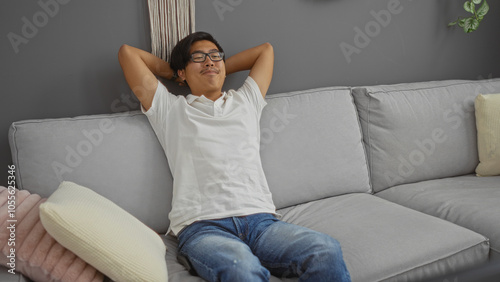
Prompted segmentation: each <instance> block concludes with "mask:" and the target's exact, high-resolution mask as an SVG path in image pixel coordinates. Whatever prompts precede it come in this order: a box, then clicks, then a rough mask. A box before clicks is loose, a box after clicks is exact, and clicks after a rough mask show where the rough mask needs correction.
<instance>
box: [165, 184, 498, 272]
mask: <svg viewBox="0 0 500 282" xmlns="http://www.w3.org/2000/svg"><path fill="white" fill-rule="evenodd" d="M278 212H279V213H281V214H282V215H283V220H284V221H287V222H291V223H294V224H298V225H302V226H306V227H308V228H311V229H314V230H317V231H320V232H324V233H326V234H329V235H330V236H332V237H333V238H335V239H337V240H338V241H339V242H340V244H341V246H342V252H343V254H344V259H345V261H346V264H347V267H348V269H349V271H350V274H351V278H352V281H382V280H387V281H425V280H426V279H429V278H431V277H433V276H434V275H437V274H440V273H443V272H444V271H447V272H452V271H456V270H460V269H462V268H467V267H471V266H474V265H477V264H481V263H483V262H485V261H486V260H487V258H488V251H489V245H488V240H487V239H486V238H484V236H482V235H480V234H477V233H475V232H473V231H470V230H467V229H465V228H462V227H460V226H457V225H455V224H452V223H450V222H447V221H444V220H441V219H439V218H435V217H431V216H428V215H425V214H423V213H420V212H417V211H414V210H410V209H407V208H405V207H402V206H400V205H396V204H394V203H391V202H388V201H386V200H383V199H380V198H378V197H376V196H373V195H369V194H366V193H352V194H348V195H341V196H336V197H331V198H326V199H322V200H318V201H313V202H309V203H306V204H302V205H297V206H294V207H289V208H285V209H281V210H278ZM332 215H334V216H332ZM163 240H164V242H165V244H166V245H167V246H168V247H169V251H168V252H167V254H166V260H167V262H168V265H169V278H170V279H171V280H172V281H202V280H201V279H200V278H199V277H193V276H191V275H190V274H189V272H188V271H187V270H186V269H185V268H184V267H183V266H182V265H181V264H180V263H179V262H178V261H177V260H176V255H177V254H176V249H177V240H176V239H175V238H174V237H173V236H163ZM436 246H439V248H436ZM170 250H172V251H170ZM277 278H279V277H271V281H274V280H276V281H280V280H278V279H277ZM285 280H286V279H285Z"/></svg>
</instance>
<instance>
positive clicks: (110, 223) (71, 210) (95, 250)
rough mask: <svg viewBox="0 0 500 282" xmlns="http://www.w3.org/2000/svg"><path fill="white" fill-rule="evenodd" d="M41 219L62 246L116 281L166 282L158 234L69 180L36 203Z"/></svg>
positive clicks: (100, 197) (104, 199)
mask: <svg viewBox="0 0 500 282" xmlns="http://www.w3.org/2000/svg"><path fill="white" fill-rule="evenodd" d="M40 219H41V222H42V224H43V226H44V227H45V228H46V229H47V231H48V232H49V234H51V235H52V236H53V237H54V238H55V239H56V240H57V241H58V242H59V243H61V245H63V246H65V247H66V248H68V249H69V250H71V251H73V252H74V253H75V254H76V255H78V256H79V257H80V258H82V259H83V260H85V261H86V262H88V263H90V264H91V265H93V266H95V267H96V268H97V269H99V270H100V271H101V272H103V273H104V274H105V275H106V276H108V277H109V278H111V279H112V280H114V281H145V282H146V281H167V280H168V277H167V265H166V263H165V260H164V256H165V251H166V248H165V245H164V244H163V241H162V240H161V239H160V237H159V236H158V234H157V233H155V232H154V231H153V230H151V229H150V228H149V227H147V226H146V225H144V224H143V223H142V222H140V221H139V220H138V219H136V218H135V217H133V216H132V215H130V214H129V213H127V212H126V211H124V210H123V209H122V208H120V207H118V206H117V205H116V204H114V203H113V202H111V201H110V200H108V199H106V198H104V197H102V196H100V195H99V194H97V193H95V192H94V191H92V190H90V189H88V188H86V187H83V186H80V185H77V184H75V183H72V182H67V181H65V182H62V183H61V185H60V186H59V188H58V189H57V190H56V191H55V192H54V193H53V194H52V195H51V196H50V197H49V198H48V199H47V201H46V202H44V203H43V204H41V205H40Z"/></svg>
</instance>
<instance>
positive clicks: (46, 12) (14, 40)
mask: <svg viewBox="0 0 500 282" xmlns="http://www.w3.org/2000/svg"><path fill="white" fill-rule="evenodd" d="M69 1H70V0H47V1H44V0H39V1H38V2H37V3H38V6H40V8H41V10H39V11H37V12H35V13H34V14H33V16H32V17H31V20H30V19H28V18H27V17H22V18H21V21H22V23H23V26H22V27H21V34H17V33H14V32H9V33H8V34H7V38H8V39H9V42H10V44H11V46H12V49H14V52H15V53H16V54H18V53H19V46H20V45H21V44H28V42H29V40H30V39H32V38H33V37H35V36H36V35H37V34H38V31H39V29H40V28H43V27H45V26H46V25H47V24H48V23H49V19H50V18H53V17H55V16H56V15H57V14H58V13H59V10H60V9H59V7H60V6H59V5H66V4H68V3H69Z"/></svg>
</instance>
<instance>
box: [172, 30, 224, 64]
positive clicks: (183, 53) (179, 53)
mask: <svg viewBox="0 0 500 282" xmlns="http://www.w3.org/2000/svg"><path fill="white" fill-rule="evenodd" d="M201 40H208V41H210V42H212V43H213V44H215V46H217V49H218V50H219V51H220V52H224V50H222V47H221V46H220V45H219V43H218V42H217V40H215V38H214V37H213V36H212V35H211V34H210V33H207V32H204V31H198V32H194V33H191V34H190V35H188V36H186V37H184V38H183V39H182V40H181V41H179V42H178V43H177V44H176V45H175V47H174V49H173V50H172V55H171V56H170V62H169V63H170V67H171V68H172V70H173V71H174V73H177V71H178V70H182V69H185V68H186V65H187V63H188V62H189V60H190V59H191V55H190V54H189V50H190V49H191V45H193V43H195V42H196V41H201ZM224 59H225V58H224Z"/></svg>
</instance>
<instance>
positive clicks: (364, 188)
mask: <svg viewBox="0 0 500 282" xmlns="http://www.w3.org/2000/svg"><path fill="white" fill-rule="evenodd" d="M266 101H267V106H266V107H265V108H264V110H263V112H262V118H261V120H260V125H261V148H260V149H261V159H262V166H263V168H264V172H265V174H266V178H267V181H268V184H269V188H270V190H271V192H272V194H273V200H274V203H275V205H276V207H277V208H278V209H280V208H284V207H288V206H293V205H296V204H301V203H305V202H308V201H314V200H319V199H323V198H327V197H333V196H337V195H342V194H347V193H357V192H365V193H370V192H371V188H370V181H369V176H368V165H367V162H366V155H365V151H364V147H363V140H362V136H361V128H360V125H359V120H358V116H357V112H356V108H355V107H354V101H353V98H352V96H351V92H350V89H349V88H347V87H328V88H318V89H311V90H304V91H296V92H290V93H281V94H272V95H267V96H266Z"/></svg>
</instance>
